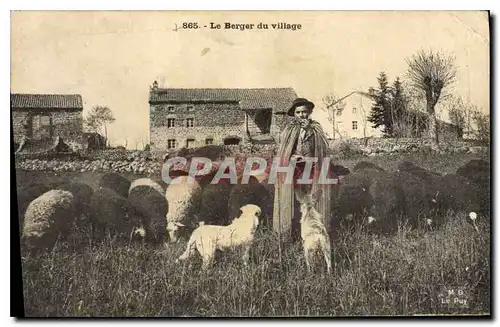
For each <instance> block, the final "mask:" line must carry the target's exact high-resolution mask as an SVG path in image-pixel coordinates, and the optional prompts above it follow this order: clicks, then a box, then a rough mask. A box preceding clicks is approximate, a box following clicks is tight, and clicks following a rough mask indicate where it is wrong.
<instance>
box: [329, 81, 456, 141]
mask: <svg viewBox="0 0 500 327" xmlns="http://www.w3.org/2000/svg"><path fill="white" fill-rule="evenodd" d="M340 101H342V102H343V103H344V104H345V107H344V108H343V109H342V110H338V111H337V112H335V114H334V122H335V135H334V139H350V138H380V137H383V132H382V130H383V127H378V128H374V127H373V126H372V123H370V122H369V121H368V117H369V115H370V111H371V108H372V106H373V103H374V101H375V98H374V97H373V96H371V95H370V94H369V93H367V92H361V91H354V92H351V93H349V94H347V95H346V96H344V97H342V98H341V99H339V100H338V102H340ZM410 114H411V115H410V117H411V119H412V124H413V126H414V128H416V130H414V131H413V133H414V137H425V130H426V128H427V127H426V125H427V114H426V113H425V112H423V111H422V112H417V111H411V112H410ZM408 119H409V117H408ZM438 126H439V134H440V138H442V139H444V140H454V139H457V132H456V126H454V125H452V124H450V123H447V122H444V121H442V120H439V119H438Z"/></svg>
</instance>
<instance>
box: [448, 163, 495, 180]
mask: <svg viewBox="0 0 500 327" xmlns="http://www.w3.org/2000/svg"><path fill="white" fill-rule="evenodd" d="M490 172H491V168H490V163H489V162H487V161H485V160H480V159H473V160H469V161H468V162H467V163H465V164H463V165H462V166H460V167H459V168H457V170H456V173H457V174H458V175H461V176H464V177H466V178H468V179H470V180H473V181H481V180H484V179H489V178H490Z"/></svg>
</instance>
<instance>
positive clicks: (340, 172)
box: [331, 165, 351, 176]
mask: <svg viewBox="0 0 500 327" xmlns="http://www.w3.org/2000/svg"><path fill="white" fill-rule="evenodd" d="M331 170H332V172H333V173H334V174H335V176H346V175H349V174H350V173H351V171H350V170H349V168H347V167H344V166H342V165H332V166H331Z"/></svg>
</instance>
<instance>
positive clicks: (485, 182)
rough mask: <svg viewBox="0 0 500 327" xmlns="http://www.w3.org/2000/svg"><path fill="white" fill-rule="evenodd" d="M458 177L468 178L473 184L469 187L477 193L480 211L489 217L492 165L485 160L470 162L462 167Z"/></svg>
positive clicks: (457, 172) (459, 169)
mask: <svg viewBox="0 0 500 327" xmlns="http://www.w3.org/2000/svg"><path fill="white" fill-rule="evenodd" d="M456 174H457V175H460V176H463V177H466V178H467V179H468V180H469V181H471V182H472V183H471V184H469V186H470V187H471V188H473V189H475V191H476V196H477V201H478V204H479V210H480V212H481V213H483V214H486V215H488V216H489V214H490V203H491V199H490V198H491V168H490V163H489V162H487V161H484V160H479V159H474V160H470V161H468V162H467V163H465V164H464V165H462V166H460V167H459V168H458V169H457V171H456Z"/></svg>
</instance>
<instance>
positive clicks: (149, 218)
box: [128, 185, 168, 244]
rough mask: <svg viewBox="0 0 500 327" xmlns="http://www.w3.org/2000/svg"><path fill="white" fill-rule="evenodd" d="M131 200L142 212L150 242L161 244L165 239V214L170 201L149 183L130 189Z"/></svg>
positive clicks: (147, 240) (143, 224) (142, 221)
mask: <svg viewBox="0 0 500 327" xmlns="http://www.w3.org/2000/svg"><path fill="white" fill-rule="evenodd" d="M128 200H129V202H130V203H131V204H132V205H133V206H134V207H135V208H136V209H137V210H138V211H139V212H140V213H141V217H140V218H141V219H142V220H141V225H142V227H143V228H144V231H145V240H146V242H148V243H153V244H161V243H163V242H164V240H165V230H166V229H165V216H166V215H167V212H168V203H167V200H166V199H165V195H164V194H161V193H160V192H158V190H156V189H155V188H154V187H151V186H149V185H138V186H135V187H134V188H133V189H132V190H130V194H129V196H128Z"/></svg>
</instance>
